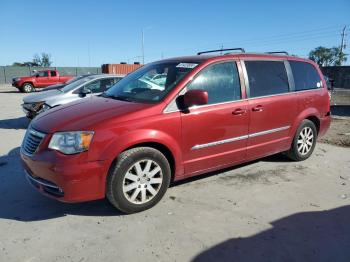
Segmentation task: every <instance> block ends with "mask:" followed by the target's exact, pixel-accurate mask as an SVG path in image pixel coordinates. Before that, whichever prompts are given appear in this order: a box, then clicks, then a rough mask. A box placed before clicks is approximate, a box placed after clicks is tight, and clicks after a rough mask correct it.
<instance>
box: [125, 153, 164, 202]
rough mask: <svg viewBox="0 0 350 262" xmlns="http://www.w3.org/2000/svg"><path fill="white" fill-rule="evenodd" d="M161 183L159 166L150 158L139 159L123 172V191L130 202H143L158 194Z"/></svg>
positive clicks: (161, 176) (161, 177)
mask: <svg viewBox="0 0 350 262" xmlns="http://www.w3.org/2000/svg"><path fill="white" fill-rule="evenodd" d="M162 183H163V173H162V169H161V168H160V166H159V165H158V164H157V163H156V162H155V161H153V160H150V159H144V160H140V161H138V162H136V163H135V164H133V165H132V166H131V168H129V170H128V171H127V172H126V174H124V180H123V193H124V196H125V197H126V198H127V199H128V201H130V202H131V203H133V204H144V203H146V202H148V201H150V200H152V199H153V198H154V197H155V196H156V195H157V194H158V192H159V190H160V188H161V185H162Z"/></svg>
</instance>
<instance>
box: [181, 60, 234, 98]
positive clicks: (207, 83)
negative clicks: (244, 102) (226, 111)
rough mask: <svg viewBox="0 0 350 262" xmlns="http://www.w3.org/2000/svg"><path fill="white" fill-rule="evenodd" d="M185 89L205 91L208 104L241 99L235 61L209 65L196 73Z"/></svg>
mask: <svg viewBox="0 0 350 262" xmlns="http://www.w3.org/2000/svg"><path fill="white" fill-rule="evenodd" d="M187 89H188V90H191V89H202V90H205V91H207V92H208V100H209V101H208V104H217V103H223V102H229V101H235V100H239V99H241V86H240V81H239V75H238V70H237V65H236V63H235V62H222V63H217V64H213V65H209V66H208V67H206V68H204V69H203V70H202V71H201V72H199V73H198V74H197V75H196V77H195V79H194V80H193V81H192V82H191V83H190V84H189V85H188V86H187Z"/></svg>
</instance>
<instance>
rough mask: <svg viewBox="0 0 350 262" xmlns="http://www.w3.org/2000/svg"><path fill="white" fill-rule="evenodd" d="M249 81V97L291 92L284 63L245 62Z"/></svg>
mask: <svg viewBox="0 0 350 262" xmlns="http://www.w3.org/2000/svg"><path fill="white" fill-rule="evenodd" d="M244 63H245V66H246V69H247V74H248V81H249V97H259V96H268V95H276V94H283V93H287V92H289V84H288V77H287V72H286V68H285V66H284V62H283V61H245V62H244Z"/></svg>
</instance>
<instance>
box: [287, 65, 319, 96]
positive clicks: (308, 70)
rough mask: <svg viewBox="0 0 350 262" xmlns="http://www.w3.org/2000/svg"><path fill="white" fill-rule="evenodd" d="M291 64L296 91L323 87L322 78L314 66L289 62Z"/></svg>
mask: <svg viewBox="0 0 350 262" xmlns="http://www.w3.org/2000/svg"><path fill="white" fill-rule="evenodd" d="M289 64H290V67H291V69H292V73H293V77H294V84H295V90H296V91H302V90H309V89H316V88H319V87H321V84H322V82H321V78H320V76H319V74H318V72H317V71H316V68H315V67H314V66H313V65H311V64H309V63H304V62H297V61H289Z"/></svg>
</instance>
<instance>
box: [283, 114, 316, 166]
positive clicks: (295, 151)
mask: <svg viewBox="0 0 350 262" xmlns="http://www.w3.org/2000/svg"><path fill="white" fill-rule="evenodd" d="M316 140H317V130H316V126H315V124H314V123H313V122H312V121H310V120H308V119H305V120H303V122H302V123H301V124H300V126H299V128H298V130H297V132H296V134H295V136H294V139H293V143H292V146H291V148H290V150H289V151H288V152H287V156H288V157H289V158H291V159H293V160H295V161H302V160H305V159H308V158H309V157H310V156H311V154H312V152H313V151H314V149H315V146H316Z"/></svg>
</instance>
